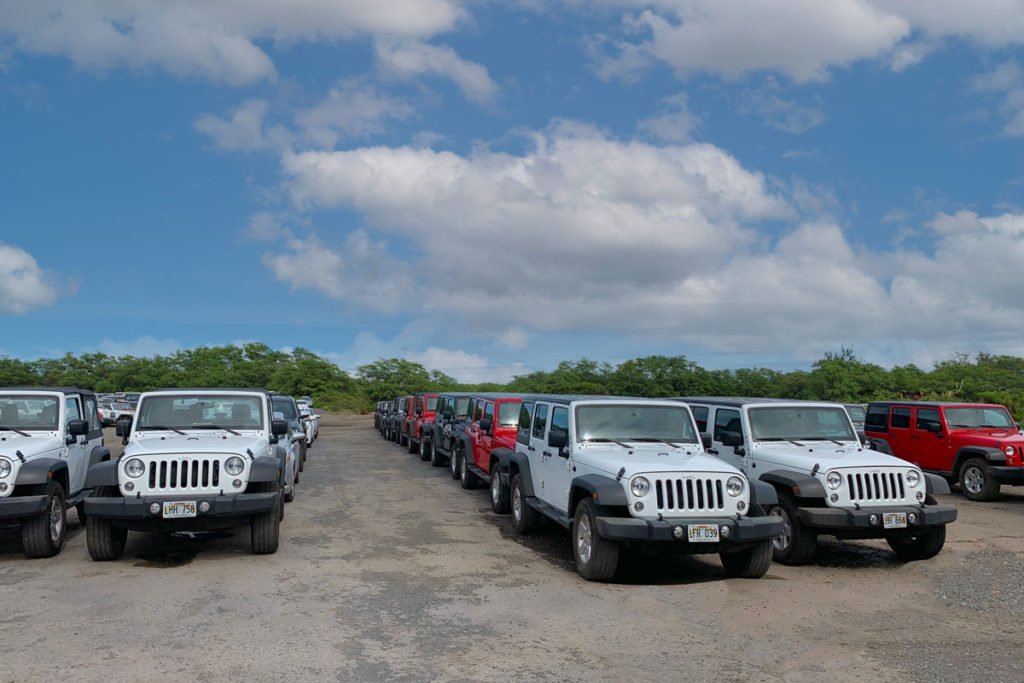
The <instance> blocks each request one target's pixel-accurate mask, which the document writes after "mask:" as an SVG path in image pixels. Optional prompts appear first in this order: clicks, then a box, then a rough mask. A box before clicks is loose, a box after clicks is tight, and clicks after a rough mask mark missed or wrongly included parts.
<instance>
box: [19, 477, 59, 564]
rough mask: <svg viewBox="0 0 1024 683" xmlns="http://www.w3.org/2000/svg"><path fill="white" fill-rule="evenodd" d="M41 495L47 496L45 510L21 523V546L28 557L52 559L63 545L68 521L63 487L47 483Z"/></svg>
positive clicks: (55, 483)
mask: <svg viewBox="0 0 1024 683" xmlns="http://www.w3.org/2000/svg"><path fill="white" fill-rule="evenodd" d="M43 493H44V494H45V495H46V496H47V499H46V509H45V510H43V511H42V512H40V513H39V514H38V515H36V516H35V517H30V518H28V519H26V520H25V521H23V522H22V523H21V545H22V547H23V548H25V554H26V555H28V556H29V557H53V556H54V555H56V554H57V553H59V552H60V549H61V546H63V545H64V528H65V526H67V521H68V511H67V507H66V506H65V504H64V487H63V486H61V485H60V484H59V483H57V482H55V481H49V482H47V484H46V488H45V490H44V491H43Z"/></svg>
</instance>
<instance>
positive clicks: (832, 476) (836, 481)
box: [825, 472, 843, 491]
mask: <svg viewBox="0 0 1024 683" xmlns="http://www.w3.org/2000/svg"><path fill="white" fill-rule="evenodd" d="M825 483H826V484H828V487H829V488H830V489H832V490H833V491H835V490H836V489H837V488H839V487H840V486H842V485H843V476H842V475H841V474H839V473H838V472H829V473H828V474H826V475H825Z"/></svg>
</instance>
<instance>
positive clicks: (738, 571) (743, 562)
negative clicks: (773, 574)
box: [719, 538, 775, 579]
mask: <svg viewBox="0 0 1024 683" xmlns="http://www.w3.org/2000/svg"><path fill="white" fill-rule="evenodd" d="M774 552H775V546H774V545H773V544H772V540H771V539H770V538H767V539H765V540H763V541H759V542H758V543H756V544H755V545H752V546H750V547H749V548H744V549H743V550H739V551H736V552H732V553H720V554H719V558H720V559H721V560H722V566H723V567H725V575H726V576H731V577H733V578H737V579H760V578H761V577H762V576H764V575H765V574H767V573H768V568H769V567H771V566H772V555H773V554H774Z"/></svg>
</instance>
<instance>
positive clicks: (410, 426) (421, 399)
mask: <svg viewBox="0 0 1024 683" xmlns="http://www.w3.org/2000/svg"><path fill="white" fill-rule="evenodd" d="M437 397H438V395H437V394H430V393H427V392H423V393H420V394H416V395H415V396H413V397H412V410H410V411H409V415H408V416H407V417H406V418H405V433H406V434H407V437H406V441H407V442H408V443H407V444H406V445H407V446H408V448H409V452H410V453H417V452H418V453H419V454H420V460H429V459H430V454H429V453H428V454H427V457H426V458H424V457H423V449H422V448H421V447H420V441H422V438H423V423H424V422H428V423H429V422H433V421H434V416H435V415H436V414H437Z"/></svg>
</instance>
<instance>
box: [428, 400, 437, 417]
mask: <svg viewBox="0 0 1024 683" xmlns="http://www.w3.org/2000/svg"><path fill="white" fill-rule="evenodd" d="M436 410H437V396H427V412H428V413H432V412H434V411H436Z"/></svg>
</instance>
